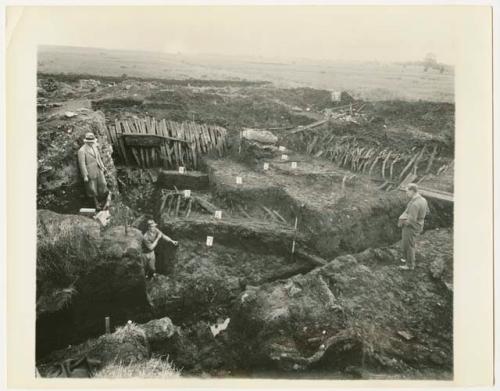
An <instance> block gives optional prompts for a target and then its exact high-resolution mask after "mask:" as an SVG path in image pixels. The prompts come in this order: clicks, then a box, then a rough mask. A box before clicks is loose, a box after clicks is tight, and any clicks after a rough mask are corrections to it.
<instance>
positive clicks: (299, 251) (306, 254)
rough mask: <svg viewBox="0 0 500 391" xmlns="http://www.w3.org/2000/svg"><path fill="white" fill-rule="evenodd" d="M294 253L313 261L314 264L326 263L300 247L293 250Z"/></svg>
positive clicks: (322, 264) (321, 264)
mask: <svg viewBox="0 0 500 391" xmlns="http://www.w3.org/2000/svg"><path fill="white" fill-rule="evenodd" d="M295 254H297V256H299V257H300V258H302V259H305V260H306V261H309V262H311V263H313V264H314V265H316V266H325V265H326V264H327V262H326V261H325V260H324V259H323V258H320V257H318V256H316V255H313V254H309V253H307V252H306V251H304V250H301V249H298V250H295Z"/></svg>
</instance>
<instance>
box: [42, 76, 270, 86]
mask: <svg viewBox="0 0 500 391" xmlns="http://www.w3.org/2000/svg"><path fill="white" fill-rule="evenodd" d="M37 76H38V78H53V79H57V80H59V81H63V82H66V83H74V82H78V81H79V80H81V79H93V80H99V81H100V82H101V83H121V82H123V81H125V80H130V81H141V82H158V83H162V84H163V85H172V86H188V85H190V86H192V87H205V86H211V87H249V86H263V85H269V84H271V82H270V81H251V80H203V79H182V80H181V79H162V78H155V77H138V76H129V75H126V74H123V75H122V76H101V75H89V74H87V73H45V72H38V73H37Z"/></svg>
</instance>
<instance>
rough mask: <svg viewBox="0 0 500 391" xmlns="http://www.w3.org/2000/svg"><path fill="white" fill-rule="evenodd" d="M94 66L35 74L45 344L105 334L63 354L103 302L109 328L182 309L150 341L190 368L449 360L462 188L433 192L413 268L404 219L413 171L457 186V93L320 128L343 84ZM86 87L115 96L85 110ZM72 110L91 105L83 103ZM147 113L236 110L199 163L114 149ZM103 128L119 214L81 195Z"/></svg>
mask: <svg viewBox="0 0 500 391" xmlns="http://www.w3.org/2000/svg"><path fill="white" fill-rule="evenodd" d="M81 79H82V77H69V76H64V77H58V76H56V75H51V77H50V78H48V77H47V76H43V75H42V77H41V78H40V79H39V97H43V99H44V100H43V104H44V106H43V109H42V108H40V109H39V137H38V139H39V140H38V143H39V161H40V164H39V172H38V178H39V179H38V181H39V193H38V201H37V203H38V208H39V209H42V208H48V209H50V210H52V211H55V212H58V213H54V212H50V211H43V210H39V229H38V234H39V239H38V240H39V241H38V257H37V300H38V309H39V311H38V312H37V314H38V317H37V357H38V358H39V360H40V362H43V363H44V364H51V363H53V362H56V361H58V360H61V359H62V358H63V357H69V356H72V355H75V354H83V352H87V351H89V350H88V349H87V350H85V349H86V348H85V349H84V348H83V345H82V346H81V349H80V348H76V349H73V350H71V349H64V350H61V351H58V352H55V353H53V354H51V355H47V354H48V353H50V352H52V351H53V350H54V349H58V348H62V347H64V346H67V345H68V344H72V345H74V344H76V343H80V342H83V341H85V340H87V339H88V338H91V337H98V336H99V334H101V333H102V332H103V331H104V330H103V327H104V326H103V319H104V317H105V316H111V317H112V324H113V328H114V327H116V326H120V325H123V324H124V323H126V321H127V320H129V319H130V320H132V321H134V322H137V323H144V322H147V321H150V320H155V319H160V318H165V317H167V316H168V318H169V319H170V320H171V322H173V324H175V325H176V327H177V328H176V329H175V330H176V331H175V333H173V332H172V333H169V335H168V336H163V337H158V336H157V335H156V334H155V335H156V336H151V333H150V334H148V337H147V338H149V339H152V341H155V342H154V343H151V341H149V342H148V343H146V345H147V346H150V347H151V349H152V350H148V349H149V348H146V351H147V354H144V356H149V355H150V354H152V353H155V354H160V355H161V354H164V355H166V354H168V355H170V359H171V360H173V362H174V364H175V365H177V366H178V367H182V368H183V369H184V374H186V375H190V374H196V375H200V374H203V373H207V374H209V375H211V376H222V377H225V376H245V377H267V376H271V377H303V378H307V377H320V378H335V377H340V378H351V377H373V376H377V375H384V376H394V375H400V376H401V377H407V378H408V377H410V378H419V377H420V378H422V377H423V378H425V377H433V378H435V377H444V378H447V377H449V376H450V374H451V372H452V364H453V363H452V315H451V314H452V309H453V300H452V293H450V292H451V291H452V289H453V257H452V247H453V246H452V228H451V227H452V226H453V203H452V202H448V201H443V200H438V199H433V198H429V199H428V201H429V207H430V214H429V216H428V217H427V219H426V224H425V230H426V232H425V233H424V234H423V235H422V237H421V239H420V242H419V245H420V247H419V251H418V258H417V263H418V265H419V266H418V268H417V271H416V272H415V273H411V272H410V273H407V274H403V273H404V272H402V271H400V270H399V269H398V268H397V266H398V262H399V258H400V257H399V253H398V250H397V246H398V244H397V243H398V241H399V239H400V236H401V231H400V228H398V227H397V224H396V223H397V218H398V216H399V215H400V214H401V212H402V211H403V210H404V208H405V206H406V203H407V198H406V196H405V193H404V192H403V191H401V190H400V189H399V183H400V182H401V180H402V179H404V178H403V177H406V176H407V174H409V173H411V172H412V170H413V172H415V173H416V178H417V179H416V180H419V181H420V185H421V186H422V187H425V188H431V189H435V190H441V191H446V192H450V193H452V192H453V157H454V150H453V148H454V147H453V129H454V120H453V115H454V114H453V113H454V107H453V105H450V104H440V103H429V102H414V103H409V102H400V101H392V102H373V103H370V104H367V105H364V103H363V102H356V108H357V109H359V108H360V107H361V106H362V105H364V107H363V109H362V110H360V111H359V112H358V113H357V114H356V113H352V114H350V113H345V114H342V116H336V117H335V118H334V117H331V118H330V120H329V121H326V122H325V123H324V124H323V125H320V126H318V127H313V128H310V129H309V128H307V129H304V128H301V126H306V127H307V125H310V124H312V123H313V122H315V121H317V120H322V119H323V118H325V117H324V113H323V112H322V111H323V110H324V109H328V108H332V107H333V106H335V105H332V103H331V98H330V96H331V95H330V92H329V91H326V90H315V89H311V88H296V89H280V88H276V87H274V86H272V85H269V84H266V83H250V82H248V83H247V82H240V83H238V82H234V83H233V82H227V83H225V82H222V81H203V82H199V83H198V82H196V81H192V83H187V84H186V82H185V81H182V82H179V83H177V82H175V81H172V80H170V81H169V80H160V79H156V80H153V79H151V80H141V79H120V78H92V80H95V81H92V80H90V81H85V82H82V81H81ZM87 79H90V77H88V78H87ZM89 102H91V106H92V108H93V109H94V110H102V113H101V112H99V111H92V110H89V109H88V108H87V109H85V110H83V111H82V110H80V111H78V106H80V105H87V107H88V105H89ZM51 103H58V105H57V106H51ZM59 103H60V105H59ZM69 108H71V111H75V112H77V113H78V115H77V116H75V117H71V118H68V117H67V116H66V115H65V112H66V111H68V110H69ZM145 115H149V116H154V117H156V118H158V119H163V118H166V119H168V120H174V121H181V120H194V121H195V122H199V123H211V124H217V125H222V126H225V127H226V128H227V129H228V131H229V136H228V143H229V149H228V151H227V154H226V155H225V156H223V157H221V158H214V157H211V156H205V158H204V160H203V162H202V164H201V167H202V168H201V171H199V172H192V173H189V175H184V174H179V173H177V172H173V171H165V170H162V169H161V168H160V167H158V168H152V169H147V170H146V169H138V168H133V167H126V166H123V165H119V166H117V167H115V166H114V162H113V160H112V151H111V148H110V146H111V145H110V142H109V140H107V138H106V133H105V131H104V130H105V129H104V128H103V127H104V126H105V125H106V123H110V122H114V120H115V119H116V118H123V117H130V116H145ZM352 121H354V122H352ZM69 126H70V127H71V129H72V131H71V132H70V131H68V130H67V129H69ZM248 127H251V128H266V129H273V131H274V132H275V134H276V135H277V136H278V138H279V141H278V143H276V144H272V143H271V144H268V145H265V146H264V145H263V144H262V143H261V144H259V142H256V143H255V142H249V141H248V140H244V139H243V138H242V137H241V132H242V130H244V129H245V128H248ZM275 128H279V129H275ZM87 131H94V132H95V133H96V134H97V135H98V136H99V137H100V144H101V148H102V151H103V154H105V156H106V161H105V164H106V165H107V166H109V167H110V168H111V173H110V179H109V182H110V183H111V186H112V187H113V190H114V193H116V201H115V203H114V205H113V208H112V209H111V213H112V216H113V217H112V221H111V224H110V225H109V226H108V227H106V228H102V227H100V226H99V224H98V223H97V222H95V221H94V220H92V219H90V218H88V217H83V216H75V215H74V214H76V213H77V211H78V209H79V207H82V206H85V204H84V202H85V201H84V200H83V198H82V196H81V194H82V190H83V189H82V184H81V178H80V177H79V175H78V171H77V168H76V162H75V160H76V158H75V156H76V150H77V148H78V147H79V145H80V142H81V140H80V139H81V138H82V135H83V134H84V133H85V132H87ZM278 146H286V149H285V150H282V149H283V148H281V149H279V148H278ZM370 149H373V151H376V152H373V153H372V154H366V152H368V151H369V150H370ZM389 151H391V154H388V152H389ZM374 153H380V158H376V156H375V155H373V154H374ZM418 153H420V157H418V156H416V154H418ZM283 154H286V155H287V159H286V160H285V159H284V158H283V156H282V155H283ZM392 154H394V155H392ZM396 156H398V157H399V160H398V161H395V162H394V158H395V157H396ZM391 158H392V159H391ZM363 159H365V160H366V161H364V160H363ZM412 159H413V160H412ZM391 161H392V162H394V164H393V167H392V168H391V170H393V171H394V172H391V174H390V176H391V178H389V166H390V162H391ZM292 162H295V163H296V164H297V165H296V166H293V167H292ZM387 162H389V163H387ZM415 162H416V163H415ZM264 163H266V164H268V169H264ZM412 164H413V165H412ZM410 165H412V166H411V167H412V168H411V169H409V168H406V167H410ZM363 167H366V169H363ZM63 173H64V174H65V178H67V179H63V178H62V177H61V175H62V174H63ZM237 178H240V179H241V183H237ZM63 182H64V183H63ZM381 184H382V185H383V186H381ZM387 185H388V186H387ZM66 188H68V189H71V191H69V190H66ZM186 189H189V190H191V195H190V196H189V197H187V196H184V195H182V194H183V193H182V191H183V190H186ZM178 191H179V193H178V194H177V192H178ZM167 194H169V195H172V196H173V195H175V197H177V198H170V202H167V201H166V200H167V198H165V197H166V195H167ZM172 200H175V201H173V202H172ZM215 211H221V213H222V218H221V219H218V218H216V217H215V216H214V212H215ZM59 213H72V214H71V215H64V214H59ZM149 218H155V219H156V221H157V222H158V224H159V228H160V229H161V230H162V231H163V232H164V233H165V234H167V235H169V236H170V237H171V238H173V239H175V240H178V241H179V246H178V247H174V246H173V245H171V244H169V243H167V242H165V241H162V242H160V245H159V246H158V248H157V250H156V256H157V271H158V273H159V275H158V276H156V277H154V278H152V279H151V280H146V278H145V275H144V271H143V269H142V259H141V252H142V249H141V235H140V231H144V230H145V228H146V226H145V222H146V220H147V219H149ZM295 225H296V228H295ZM49 231H50V233H49ZM208 236H211V237H212V238H213V244H212V245H207V243H206V241H207V237H208ZM49 237H50V240H49ZM68 238H71V240H70V239H68ZM292 249H293V250H292ZM226 319H230V321H229V327H228V328H227V330H226V331H221V333H220V334H218V335H217V336H214V335H213V334H212V333H211V332H210V330H211V327H213V326H214V325H215V324H219V323H221V322H223V321H224V320H226ZM170 320H169V322H170ZM167 323H168V322H167ZM169 324H171V323H169ZM141 327H142V326H141ZM144 327H146V326H144ZM172 327H173V326H172ZM146 329H147V327H146ZM323 331H325V332H323ZM146 334H147V333H146ZM174 334H175V337H174V336H173V335H174ZM155 338H156V339H155ZM101 343H102V341H101V342H99V343H97V342H96V343H95V344H94V343H92V344H91V345H92V346H93V347H95V346H100V344H101ZM148 344H151V345H148ZM146 345H144V346H146ZM322 345H324V346H323V347H321V346H322ZM92 349H94V348H92ZM95 349H97V350H96V351H98V350H99V348H98V347H96V348H95ZM140 349H143V346H142V345H141V347H140ZM140 349H139V350H140ZM127 354H128V353H127ZM141 357H142V356H141Z"/></svg>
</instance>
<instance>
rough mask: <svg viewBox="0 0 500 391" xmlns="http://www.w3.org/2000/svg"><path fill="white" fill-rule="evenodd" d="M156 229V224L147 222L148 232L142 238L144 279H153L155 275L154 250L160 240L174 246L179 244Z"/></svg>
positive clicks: (151, 221) (150, 221)
mask: <svg viewBox="0 0 500 391" xmlns="http://www.w3.org/2000/svg"><path fill="white" fill-rule="evenodd" d="M156 227H157V224H156V223H155V221H154V220H148V230H147V231H146V232H145V233H144V236H143V238H142V244H143V248H144V272H145V274H146V278H150V277H154V276H155V275H156V255H155V248H156V246H157V245H158V242H159V241H160V239H164V240H166V241H167V242H170V243H172V244H173V245H174V246H177V245H178V244H179V243H178V242H177V241H175V240H172V239H171V238H169V237H168V236H167V235H165V234H164V233H163V232H161V231H160V230H159V229H158V228H156Z"/></svg>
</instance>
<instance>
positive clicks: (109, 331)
mask: <svg viewBox="0 0 500 391" xmlns="http://www.w3.org/2000/svg"><path fill="white" fill-rule="evenodd" d="M104 325H105V327H106V334H110V333H111V324H110V319H109V316H106V317H105V318H104Z"/></svg>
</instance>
